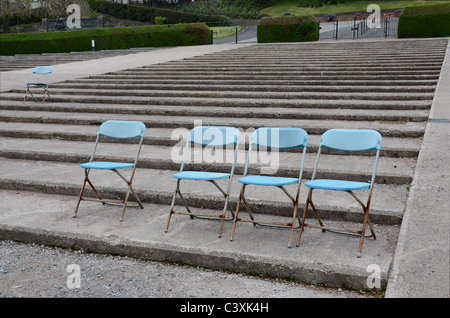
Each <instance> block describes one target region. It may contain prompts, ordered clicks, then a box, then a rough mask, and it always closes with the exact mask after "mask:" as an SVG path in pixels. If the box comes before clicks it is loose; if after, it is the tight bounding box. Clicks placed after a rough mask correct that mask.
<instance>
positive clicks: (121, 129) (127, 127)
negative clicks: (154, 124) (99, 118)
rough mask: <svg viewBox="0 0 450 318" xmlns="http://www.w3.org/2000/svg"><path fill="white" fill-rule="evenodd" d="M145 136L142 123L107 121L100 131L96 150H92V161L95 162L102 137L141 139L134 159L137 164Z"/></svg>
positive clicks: (95, 145)
mask: <svg viewBox="0 0 450 318" xmlns="http://www.w3.org/2000/svg"><path fill="white" fill-rule="evenodd" d="M144 135H145V125H144V123H142V122H140V121H124V120H108V121H105V122H104V123H103V124H101V125H100V128H99V129H98V133H97V139H96V140H95V144H94V149H93V150H92V154H91V159H90V161H93V160H94V156H95V152H96V151H97V145H98V143H99V139H100V136H106V137H110V138H118V139H131V138H140V141H139V146H138V149H137V153H136V157H135V159H134V162H135V164H136V163H137V160H138V157H139V153H140V151H141V147H142V143H143V140H144Z"/></svg>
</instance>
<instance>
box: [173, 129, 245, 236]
mask: <svg viewBox="0 0 450 318" xmlns="http://www.w3.org/2000/svg"><path fill="white" fill-rule="evenodd" d="M239 140H240V132H239V130H238V129H236V128H234V127H222V126H198V127H195V128H194V129H192V130H191V131H190V132H189V135H188V138H187V141H186V147H185V148H184V153H183V159H182V162H181V168H180V172H178V173H176V174H174V175H173V177H174V178H175V179H176V180H177V186H176V190H175V193H174V195H173V198H172V204H171V206H170V212H169V218H168V220H167V226H166V230H165V232H166V233H167V231H168V230H169V224H170V220H171V217H172V215H173V214H184V215H189V216H190V217H191V218H200V219H211V220H220V221H221V224H220V230H219V237H222V232H223V226H224V222H225V221H232V220H233V217H234V212H233V208H232V207H231V204H230V190H231V181H232V178H233V174H234V169H235V165H236V159H237V152H238V148H239ZM196 145H197V147H201V148H203V147H212V148H211V149H215V150H218V151H219V149H220V151H222V150H223V149H224V148H230V147H232V148H233V150H234V154H233V162H232V165H231V170H230V172H229V173H228V172H210V171H184V166H185V163H186V159H187V158H186V157H187V152H188V150H189V149H191V148H195V146H196ZM193 146H194V147H193ZM205 149H206V148H205ZM199 150H202V153H203V149H199ZM230 150H231V149H230ZM194 156H195V154H194ZM194 159H195V158H194ZM182 180H191V181H192V180H195V181H207V182H209V183H211V184H213V185H214V186H215V187H216V188H217V189H218V190H219V191H220V192H221V193H222V194H223V196H224V198H225V205H224V207H223V210H222V214H220V215H215V216H213V215H210V214H207V213H194V212H192V210H191V209H190V208H189V206H188V204H187V202H186V200H185V199H184V197H183V195H182V193H181V190H180V183H181V181H182ZM216 180H227V181H228V186H227V189H226V190H224V189H222V187H220V185H219V184H218V183H217V182H216ZM177 196H179V197H180V198H181V201H182V203H183V205H184V207H185V208H186V212H183V211H175V204H176V199H177ZM227 208H228V209H229V210H230V212H231V214H232V217H231V218H229V219H227V218H226V212H227Z"/></svg>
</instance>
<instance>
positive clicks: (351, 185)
mask: <svg viewBox="0 0 450 318" xmlns="http://www.w3.org/2000/svg"><path fill="white" fill-rule="evenodd" d="M305 186H307V187H308V188H311V189H322V190H336V191H353V190H367V189H369V188H370V183H367V182H356V181H347V180H330V179H318V180H312V181H308V182H306V183H305Z"/></svg>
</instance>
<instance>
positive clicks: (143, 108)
mask: <svg viewBox="0 0 450 318" xmlns="http://www.w3.org/2000/svg"><path fill="white" fill-rule="evenodd" d="M0 108H2V109H9V110H19V111H29V110H31V111H56V112H62V111H65V112H92V113H124V114H143V115H173V116H186V115H189V116H219V117H247V118H274V117H276V118H283V117H284V118H297V119H324V120H326V119H343V120H372V121H373V120H376V121H382V120H384V121H427V120H428V113H429V112H428V111H427V110H424V109H411V110H408V111H407V112H405V111H404V110H399V109H386V110H384V111H383V112H381V113H380V112H379V110H375V109H345V108H339V109H322V108H284V107H281V105H280V107H265V108H259V109H255V108H254V107H245V106H241V107H233V108H231V107H224V106H197V107H191V106H182V105H171V106H170V105H152V106H147V105H127V104H114V105H105V104H101V105H98V104H91V103H84V104H82V105H80V104H79V103H61V102H60V103H57V104H54V103H46V104H45V103H44V104H43V103H23V102H19V101H8V102H5V103H3V104H2V105H1V106H0Z"/></svg>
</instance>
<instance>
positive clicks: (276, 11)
mask: <svg viewBox="0 0 450 318" xmlns="http://www.w3.org/2000/svg"><path fill="white" fill-rule="evenodd" d="M273 2H274V3H275V4H276V5H274V6H272V7H269V8H265V9H263V10H261V13H264V14H266V15H269V16H273V17H274V16H275V17H276V16H281V15H282V14H283V13H285V12H291V13H294V14H295V15H296V16H302V15H309V14H326V13H345V12H365V11H366V10H367V6H368V5H369V4H377V5H379V6H380V8H381V10H388V9H403V8H405V7H412V6H421V5H432V4H440V3H446V2H447V3H448V2H449V1H418V0H402V1H400V0H397V1H396V0H392V1H391V0H381V1H376V0H372V1H355V2H351V3H343V4H338V5H328V6H323V7H317V8H302V7H298V3H299V1H297V0H273Z"/></svg>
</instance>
